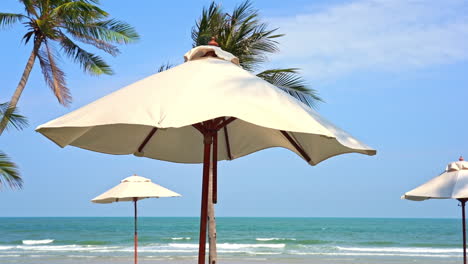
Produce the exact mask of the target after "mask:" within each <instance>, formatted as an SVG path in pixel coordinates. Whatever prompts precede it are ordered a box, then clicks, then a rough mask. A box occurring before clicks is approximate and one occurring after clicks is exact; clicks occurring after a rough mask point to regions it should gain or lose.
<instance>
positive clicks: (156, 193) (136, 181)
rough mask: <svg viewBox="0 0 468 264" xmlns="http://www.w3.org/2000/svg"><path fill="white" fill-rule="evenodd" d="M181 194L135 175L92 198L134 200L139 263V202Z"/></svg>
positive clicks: (104, 201) (114, 200) (135, 252)
mask: <svg viewBox="0 0 468 264" xmlns="http://www.w3.org/2000/svg"><path fill="white" fill-rule="evenodd" d="M177 196H181V195H180V194H178V193H176V192H173V191H171V190H169V189H166V188H164V187H162V186H161V185H158V184H155V183H153V182H151V180H150V179H148V178H145V177H141V176H137V175H133V176H130V177H127V178H125V179H123V180H122V181H120V184H118V185H117V186H115V187H114V188H112V189H110V190H108V191H106V192H105V193H103V194H101V195H99V196H97V197H96V198H94V199H92V200H91V202H93V203H101V204H107V203H113V202H129V201H132V202H133V208H134V223H135V234H134V244H135V245H134V259H135V261H134V263H135V264H137V263H138V230H137V202H138V201H139V200H142V199H146V198H161V197H177Z"/></svg>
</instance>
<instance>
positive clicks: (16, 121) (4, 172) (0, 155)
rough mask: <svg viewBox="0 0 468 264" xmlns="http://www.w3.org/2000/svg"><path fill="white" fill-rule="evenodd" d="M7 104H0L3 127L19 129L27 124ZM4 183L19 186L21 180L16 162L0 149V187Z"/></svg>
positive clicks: (15, 110) (21, 184)
mask: <svg viewBox="0 0 468 264" xmlns="http://www.w3.org/2000/svg"><path fill="white" fill-rule="evenodd" d="M8 105H9V104H8V103H2V104H0V120H2V121H1V122H5V124H3V125H4V127H5V128H6V129H7V130H9V129H10V128H15V129H18V130H19V129H22V128H23V127H25V126H27V124H28V122H27V120H26V118H25V117H23V116H22V115H20V114H18V111H17V109H16V108H10V107H8ZM6 184H8V186H10V188H21V187H22V186H23V180H22V179H21V176H20V173H19V171H18V167H17V166H16V164H15V163H14V162H12V161H11V159H10V158H9V157H8V156H7V155H6V154H5V153H4V152H2V151H0V189H2V187H3V186H4V185H6Z"/></svg>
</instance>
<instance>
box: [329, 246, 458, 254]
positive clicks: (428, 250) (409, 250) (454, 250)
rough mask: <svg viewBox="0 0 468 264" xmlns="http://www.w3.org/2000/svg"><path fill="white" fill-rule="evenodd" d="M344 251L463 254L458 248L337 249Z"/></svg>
mask: <svg viewBox="0 0 468 264" xmlns="http://www.w3.org/2000/svg"><path fill="white" fill-rule="evenodd" d="M337 249H339V250H343V251H359V252H400V253H461V252H463V251H462V250H461V249H458V248H403V247H378V248H377V247H376V248H366V247H364V248H360V247H337Z"/></svg>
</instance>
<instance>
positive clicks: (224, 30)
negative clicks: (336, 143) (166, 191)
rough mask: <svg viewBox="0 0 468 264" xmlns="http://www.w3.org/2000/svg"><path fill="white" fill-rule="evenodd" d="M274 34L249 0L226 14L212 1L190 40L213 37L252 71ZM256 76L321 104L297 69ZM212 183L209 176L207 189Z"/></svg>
mask: <svg viewBox="0 0 468 264" xmlns="http://www.w3.org/2000/svg"><path fill="white" fill-rule="evenodd" d="M277 31H278V28H275V29H268V25H267V24H266V23H263V22H261V21H260V16H259V12H258V10H256V9H254V8H253V7H252V4H251V2H250V1H249V0H247V1H244V2H243V3H241V4H240V5H238V6H237V7H235V8H234V10H233V11H232V13H230V14H229V13H225V12H224V11H223V9H222V8H221V6H220V5H218V4H216V3H215V2H212V3H211V5H210V6H209V7H208V8H204V9H203V11H202V15H201V17H200V19H199V20H198V21H197V22H196V24H195V26H194V27H193V28H192V40H193V46H194V47H196V46H199V45H206V44H207V43H208V41H209V40H210V39H211V37H213V36H215V37H216V42H217V43H218V44H219V46H220V47H221V48H222V49H223V50H225V51H228V52H230V53H232V54H233V55H235V56H236V57H237V58H239V62H240V65H241V66H242V67H243V68H244V69H245V70H248V71H251V72H256V71H257V70H258V69H259V68H261V66H262V64H263V63H265V62H266V61H268V55H270V54H273V53H275V52H278V51H279V48H278V39H279V38H280V37H282V36H284V34H278V33H277ZM161 69H162V68H161ZM257 76H258V77H260V78H262V79H264V80H265V81H267V82H269V83H271V84H273V85H275V86H276V87H278V88H280V89H282V90H283V91H285V92H287V93H288V94H290V95H292V96H294V97H295V98H297V99H298V100H300V101H301V102H303V103H305V104H306V105H308V106H310V107H315V105H316V102H318V101H322V99H321V98H320V97H319V96H318V95H317V92H316V91H315V90H314V89H311V88H309V87H308V85H307V83H306V82H305V81H304V79H303V78H302V77H301V76H300V75H299V69H297V68H279V69H269V70H264V71H261V72H258V73H257ZM212 184H213V183H212V177H211V176H210V178H209V183H208V185H209V188H211V187H212ZM208 196H209V198H208V230H209V231H208V239H209V240H208V241H209V261H208V262H209V263H216V262H217V254H216V220H215V213H214V205H213V200H212V199H211V191H209V194H208Z"/></svg>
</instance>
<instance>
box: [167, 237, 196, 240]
mask: <svg viewBox="0 0 468 264" xmlns="http://www.w3.org/2000/svg"><path fill="white" fill-rule="evenodd" d="M191 239H192V238H191V237H171V240H191Z"/></svg>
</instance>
